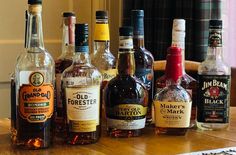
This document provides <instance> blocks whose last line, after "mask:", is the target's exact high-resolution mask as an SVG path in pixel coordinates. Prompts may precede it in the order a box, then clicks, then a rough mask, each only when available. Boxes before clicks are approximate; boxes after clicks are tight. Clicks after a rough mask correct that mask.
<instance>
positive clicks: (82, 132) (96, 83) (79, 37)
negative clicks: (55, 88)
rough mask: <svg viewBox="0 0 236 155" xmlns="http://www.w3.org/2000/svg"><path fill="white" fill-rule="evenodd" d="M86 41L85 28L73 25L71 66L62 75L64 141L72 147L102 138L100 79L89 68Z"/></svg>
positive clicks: (97, 74) (86, 32) (86, 31)
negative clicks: (73, 43) (64, 117)
mask: <svg viewBox="0 0 236 155" xmlns="http://www.w3.org/2000/svg"><path fill="white" fill-rule="evenodd" d="M88 41H89V40H88V24H75V55H74V57H73V63H72V65H71V66H70V67H69V68H67V69H66V70H65V71H64V72H63V74H62V80H63V81H62V89H63V102H64V103H63V104H64V105H65V109H66V112H65V114H66V141H67V143H69V144H72V145H76V144H81V145H82V144H91V143H95V142H97V141H98V139H99V137H100V135H101V119H100V115H101V114H100V108H101V107H100V88H101V82H102V76H101V74H100V72H99V71H98V70H97V69H96V68H95V67H94V66H92V65H91V62H90V57H89V46H88Z"/></svg>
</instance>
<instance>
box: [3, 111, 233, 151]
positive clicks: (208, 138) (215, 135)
mask: <svg viewBox="0 0 236 155" xmlns="http://www.w3.org/2000/svg"><path fill="white" fill-rule="evenodd" d="M230 111H231V115H230V116H231V118H230V120H231V121H230V127H229V128H228V129H227V130H225V131H201V130H197V129H191V130H189V131H188V133H187V134H186V135H185V136H167V135H162V136H160V135H155V133H154V129H153V128H152V127H148V128H145V129H144V130H143V135H142V136H141V137H136V138H120V139H118V138H117V139H115V138H110V137H108V136H107V135H106V131H105V126H104V127H103V136H102V137H101V139H100V140H99V142H98V143H96V144H91V145H83V146H78V145H77V146H71V145H67V144H65V143H64V142H63V141H62V140H59V139H55V142H54V145H53V146H52V147H51V148H49V149H43V150H21V149H15V148H13V147H12V146H11V142H10V134H9V127H10V121H9V119H1V120H0V155H11V154H17V155H53V154H55V155H159V154H160V155H174V154H179V153H187V152H195V151H201V150H209V149H216V148H224V147H231V146H236V107H231V110H230Z"/></svg>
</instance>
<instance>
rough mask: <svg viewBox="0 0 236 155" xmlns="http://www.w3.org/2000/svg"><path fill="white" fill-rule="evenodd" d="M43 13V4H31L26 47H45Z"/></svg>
mask: <svg viewBox="0 0 236 155" xmlns="http://www.w3.org/2000/svg"><path fill="white" fill-rule="evenodd" d="M41 13H42V6H41V5H29V17H28V26H27V34H28V35H27V36H28V39H27V44H26V47H27V48H28V49H32V48H40V49H44V42H43V29H42V16H41ZM30 51H34V50H30Z"/></svg>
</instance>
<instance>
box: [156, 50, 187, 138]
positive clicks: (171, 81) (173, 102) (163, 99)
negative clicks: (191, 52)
mask: <svg viewBox="0 0 236 155" xmlns="http://www.w3.org/2000/svg"><path fill="white" fill-rule="evenodd" d="M168 53H169V54H168V55H167V63H166V70H165V75H166V86H165V87H164V88H163V89H162V90H161V91H160V92H158V93H157V94H156V95H155V97H154V100H153V104H154V109H155V126H156V133H157V134H169V135H185V133H186V132H187V129H188V128H189V126H190V116H191V108H192V100H191V97H190V95H189V93H188V92H187V91H186V90H185V89H184V88H183V87H182V86H181V85H180V83H181V77H182V76H183V71H182V67H183V66H182V56H181V55H182V54H181V53H182V52H181V48H178V47H170V48H169V49H168Z"/></svg>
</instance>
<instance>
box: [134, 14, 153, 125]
mask: <svg viewBox="0 0 236 155" xmlns="http://www.w3.org/2000/svg"><path fill="white" fill-rule="evenodd" d="M131 19H132V27H133V30H134V32H133V33H134V37H133V44H134V57H135V66H136V69H135V76H136V77H137V78H139V79H140V80H141V81H142V82H143V83H144V85H145V86H146V88H147V90H148V98H149V102H148V112H147V119H146V123H147V124H150V123H151V122H152V99H153V83H154V81H153V80H154V72H153V61H154V58H153V56H152V54H151V52H149V51H148V50H147V49H146V48H145V46H144V11H143V10H132V18H131Z"/></svg>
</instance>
